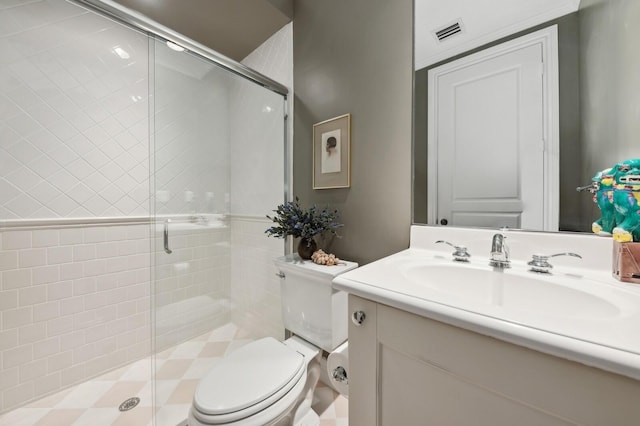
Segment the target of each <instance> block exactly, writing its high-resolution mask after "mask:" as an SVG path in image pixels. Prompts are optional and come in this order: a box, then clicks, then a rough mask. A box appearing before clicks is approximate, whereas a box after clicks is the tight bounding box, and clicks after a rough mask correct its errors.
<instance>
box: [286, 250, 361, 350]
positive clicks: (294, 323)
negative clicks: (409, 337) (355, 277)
mask: <svg viewBox="0 0 640 426" xmlns="http://www.w3.org/2000/svg"><path fill="white" fill-rule="evenodd" d="M275 263H276V267H277V268H278V269H279V270H280V272H281V274H280V275H281V277H280V290H281V299H282V319H283V321H284V326H285V328H286V329H287V330H289V331H291V332H293V333H294V334H296V335H298V336H300V337H302V338H303V339H305V340H307V341H309V342H311V343H313V344H314V345H316V346H318V347H320V348H322V349H324V350H325V351H328V352H330V351H332V350H333V349H335V348H336V347H338V346H339V345H340V344H341V343H342V342H344V341H345V340H347V325H348V314H347V293H345V292H344V291H339V290H334V289H333V288H332V287H331V281H332V280H333V278H334V277H336V276H337V275H340V274H342V273H343V272H347V271H350V270H351V269H355V268H357V267H358V264H357V263H355V262H348V261H342V263H340V264H339V265H334V266H325V265H317V264H315V263H313V262H312V261H310V260H302V259H301V258H300V257H299V256H298V255H297V254H291V255H287V256H283V257H279V258H277V259H276V260H275Z"/></svg>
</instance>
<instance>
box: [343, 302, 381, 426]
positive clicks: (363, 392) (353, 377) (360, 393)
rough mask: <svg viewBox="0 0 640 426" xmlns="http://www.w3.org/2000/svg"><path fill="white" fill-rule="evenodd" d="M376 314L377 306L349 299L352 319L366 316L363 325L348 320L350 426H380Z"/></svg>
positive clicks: (372, 303)
mask: <svg viewBox="0 0 640 426" xmlns="http://www.w3.org/2000/svg"><path fill="white" fill-rule="evenodd" d="M376 311H377V304H376V303H374V302H371V301H369V300H365V299H361V298H359V297H357V296H353V295H351V294H350V295H349V315H350V316H352V315H353V313H354V312H363V313H364V315H365V318H364V320H363V321H362V324H360V325H356V324H355V323H354V321H352V320H351V319H349V426H375V425H377V424H378V420H377V412H378V410H377V408H376V407H377V397H378V392H377V390H378V387H377V380H376V368H377V364H378V349H377V348H378V344H377V338H376V334H377V315H376Z"/></svg>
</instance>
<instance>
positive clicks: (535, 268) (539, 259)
mask: <svg viewBox="0 0 640 426" xmlns="http://www.w3.org/2000/svg"><path fill="white" fill-rule="evenodd" d="M556 256H572V257H577V258H580V259H582V256H580V255H579V254H577V253H571V252H567V253H556V254H549V255H544V254H533V255H532V256H531V260H530V261H529V262H528V263H527V265H529V266H531V269H529V270H530V271H531V272H538V273H541V274H548V273H549V272H550V271H551V269H552V268H553V265H552V264H551V263H549V258H550V257H556Z"/></svg>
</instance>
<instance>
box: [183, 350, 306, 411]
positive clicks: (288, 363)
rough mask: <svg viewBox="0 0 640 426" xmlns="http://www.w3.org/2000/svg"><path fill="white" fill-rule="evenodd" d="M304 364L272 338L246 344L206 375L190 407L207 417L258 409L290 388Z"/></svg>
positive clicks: (300, 355) (298, 357)
mask: <svg viewBox="0 0 640 426" xmlns="http://www.w3.org/2000/svg"><path fill="white" fill-rule="evenodd" d="M304 361H305V360H304V357H303V356H302V354H300V353H298V352H296V351H295V350H292V349H291V348H289V347H288V346H286V345H285V344H283V343H282V342H280V341H278V340H276V339H274V338H272V337H265V338H263V339H260V340H256V341H254V342H251V343H248V344H247V345H245V346H243V347H241V348H239V349H237V350H235V351H234V352H232V353H230V354H229V355H228V356H226V357H225V358H223V359H222V360H221V361H220V362H219V363H218V364H216V365H215V367H213V368H212V369H211V371H209V373H208V374H207V375H206V376H205V377H204V378H203V379H202V380H201V381H200V383H199V385H198V387H197V389H196V392H195V395H194V398H193V403H194V405H195V406H196V407H197V409H198V410H199V411H200V412H202V413H206V414H208V415H224V414H228V413H234V412H238V411H241V410H245V409H247V408H249V407H251V406H258V407H261V404H260V403H261V402H262V401H265V400H268V399H269V398H270V397H271V396H272V395H274V394H277V393H278V391H280V390H281V389H282V390H284V389H286V388H288V387H289V388H290V387H291V386H292V385H291V382H292V381H293V380H294V379H295V378H296V377H299V376H300V371H301V370H304V366H305V364H304ZM294 384H295V383H294ZM261 408H263V407H261Z"/></svg>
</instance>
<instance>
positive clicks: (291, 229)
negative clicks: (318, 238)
mask: <svg viewBox="0 0 640 426" xmlns="http://www.w3.org/2000/svg"><path fill="white" fill-rule="evenodd" d="M274 212H275V213H276V214H275V215H274V216H273V217H272V216H269V215H267V218H268V219H271V220H272V221H273V222H274V223H275V225H274V226H272V227H270V228H269V229H267V230H266V231H265V233H267V234H268V235H269V236H270V237H271V236H273V237H277V238H286V237H287V236H288V235H291V236H293V237H295V238H302V239H306V240H308V239H313V237H314V236H315V235H318V234H321V233H323V232H325V231H328V232H330V233H332V234H333V235H336V236H337V235H338V234H337V232H336V229H337V228H340V227H342V226H343V224H342V223H339V222H338V221H337V219H338V218H339V217H340V214H339V213H338V211H337V210H329V209H327V208H324V209H319V208H318V207H317V206H316V205H313V207H310V208H308V209H306V210H305V209H303V208H302V207H301V206H300V200H299V199H298V197H296V200H295V201H288V202H286V203H284V204H280V205H279V206H278V207H277V208H276V210H274Z"/></svg>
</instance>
